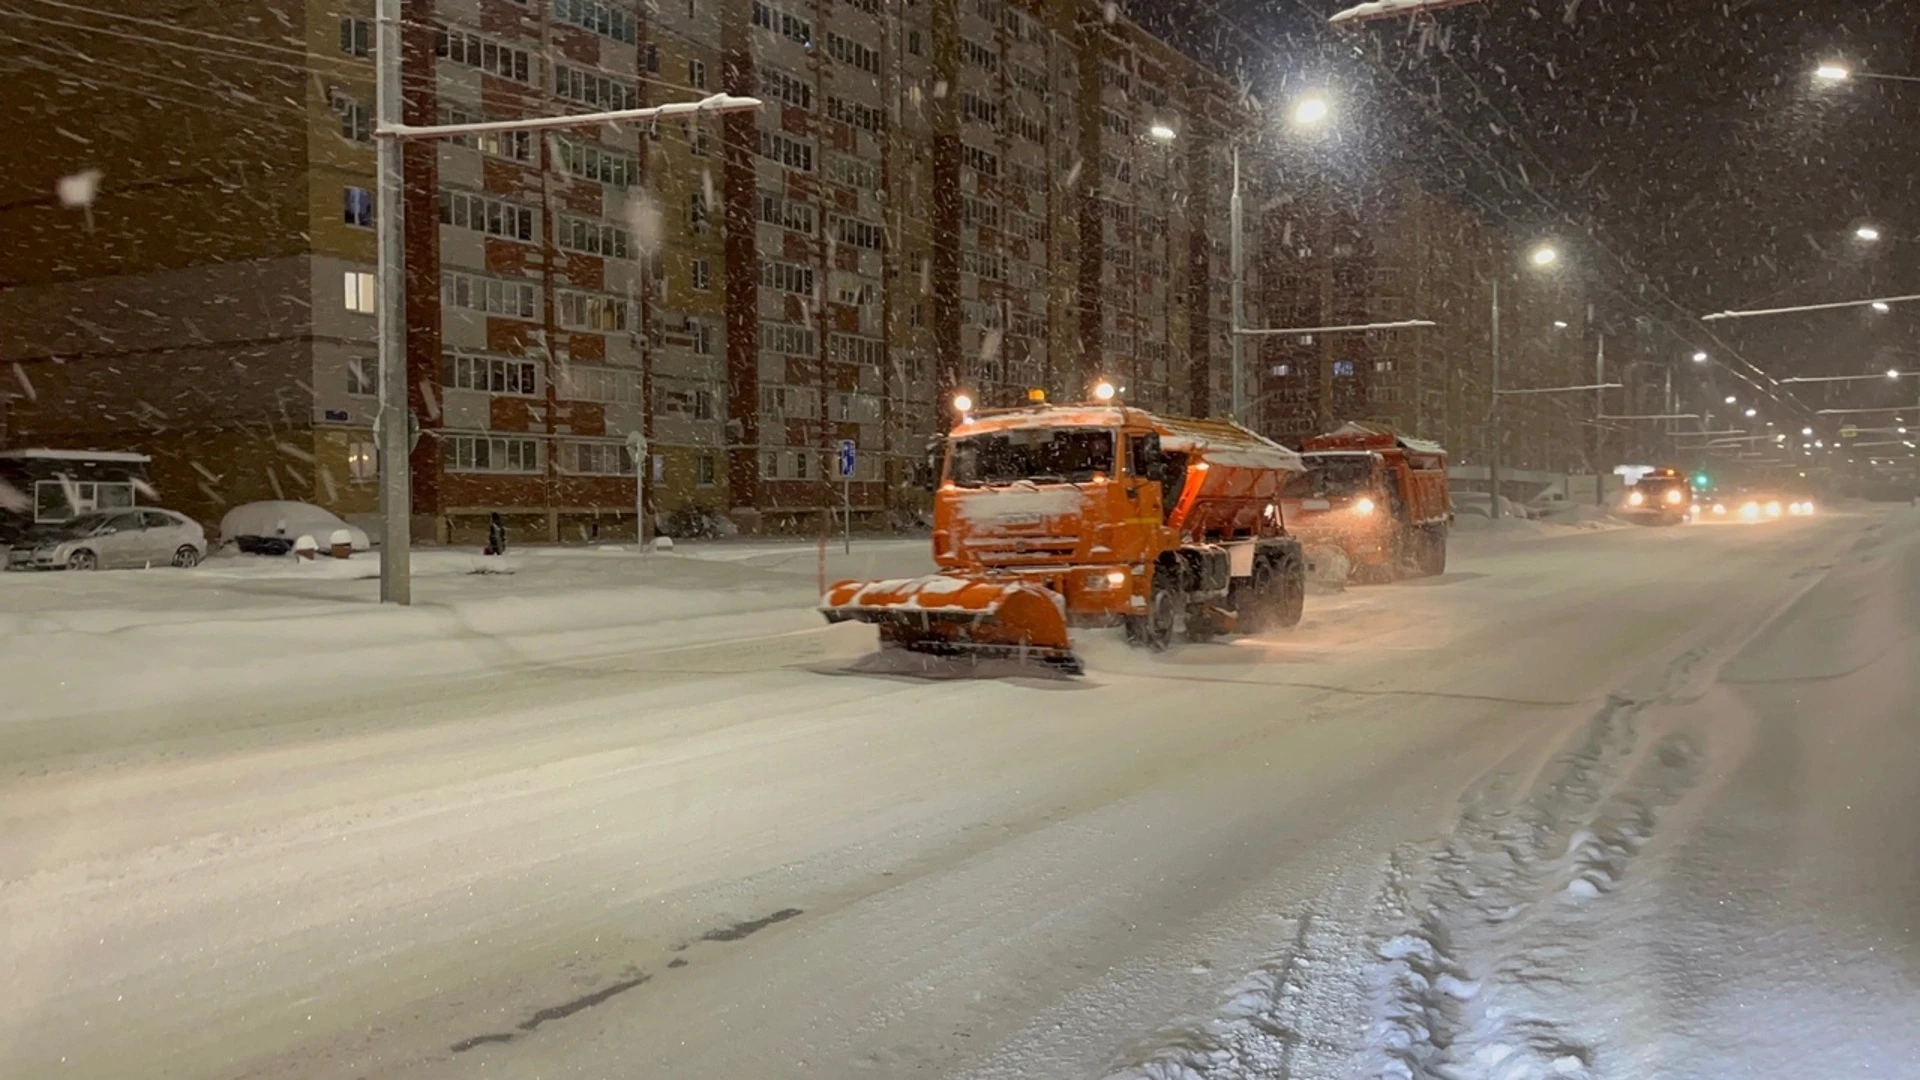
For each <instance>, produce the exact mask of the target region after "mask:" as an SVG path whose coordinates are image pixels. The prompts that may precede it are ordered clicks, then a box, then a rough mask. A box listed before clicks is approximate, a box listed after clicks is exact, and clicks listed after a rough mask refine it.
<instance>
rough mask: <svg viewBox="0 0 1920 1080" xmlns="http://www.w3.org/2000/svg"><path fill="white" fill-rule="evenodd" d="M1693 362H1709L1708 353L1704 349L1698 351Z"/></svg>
mask: <svg viewBox="0 0 1920 1080" xmlns="http://www.w3.org/2000/svg"><path fill="white" fill-rule="evenodd" d="M1693 362H1694V363H1696V364H1704V363H1706V362H1707V354H1706V352H1705V350H1702V351H1700V352H1697V353H1694V354H1693Z"/></svg>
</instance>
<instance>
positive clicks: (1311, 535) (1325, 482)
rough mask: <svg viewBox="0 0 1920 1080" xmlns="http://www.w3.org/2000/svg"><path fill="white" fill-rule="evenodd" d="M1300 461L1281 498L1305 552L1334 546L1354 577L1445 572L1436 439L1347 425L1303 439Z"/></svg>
mask: <svg viewBox="0 0 1920 1080" xmlns="http://www.w3.org/2000/svg"><path fill="white" fill-rule="evenodd" d="M1300 459H1301V461H1302V462H1303V463H1304V464H1305V465H1306V471H1305V472H1304V473H1302V474H1300V475H1299V476H1297V477H1295V478H1293V479H1292V480H1291V481H1289V482H1288V484H1287V490H1286V497H1285V500H1284V503H1285V507H1286V515H1287V522H1288V524H1289V526H1290V527H1291V528H1292V530H1293V532H1294V535H1296V536H1298V537H1299V538H1300V542H1301V543H1302V544H1305V545H1306V547H1307V550H1308V551H1310V552H1312V551H1317V550H1320V549H1323V548H1333V549H1337V550H1339V551H1340V552H1341V553H1343V554H1344V555H1345V556H1346V560H1347V565H1348V566H1349V567H1350V571H1349V573H1350V575H1351V577H1352V578H1353V579H1354V580H1357V581H1367V582H1386V581H1392V580H1394V579H1395V578H1400V577H1415V576H1419V575H1424V574H1441V573H1445V572H1446V569H1447V533H1448V531H1449V530H1450V528H1451V527H1452V524H1453V497H1452V495H1451V494H1449V492H1448V490H1447V452H1446V451H1445V450H1442V449H1441V448H1440V446H1439V445H1438V444H1437V443H1431V442H1427V441H1425V440H1424V439H1413V438H1408V437H1407V436H1404V435H1398V434H1395V433H1394V432H1392V431H1390V430H1387V429H1386V428H1378V427H1371V426H1369V425H1366V424H1347V425H1345V426H1343V427H1341V428H1340V429H1339V430H1337V431H1332V432H1329V433H1327V434H1325V435H1315V436H1312V437H1311V438H1309V439H1307V440H1306V441H1305V442H1304V443H1302V444H1301V449H1300ZM1315 561H1316V563H1319V562H1320V561H1321V560H1319V559H1318V558H1317V557H1316V559H1315Z"/></svg>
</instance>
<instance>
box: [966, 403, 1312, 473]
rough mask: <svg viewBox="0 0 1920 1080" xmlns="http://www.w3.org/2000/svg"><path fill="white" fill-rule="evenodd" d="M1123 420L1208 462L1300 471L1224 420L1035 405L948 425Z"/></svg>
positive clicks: (977, 427)
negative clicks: (1154, 430)
mask: <svg viewBox="0 0 1920 1080" xmlns="http://www.w3.org/2000/svg"><path fill="white" fill-rule="evenodd" d="M1129 421H1131V422H1133V423H1136V424H1138V425H1140V426H1142V427H1150V428H1154V429H1157V430H1158V431H1159V432H1160V446H1161V448H1162V449H1165V450H1171V451H1173V452H1175V453H1182V454H1191V453H1200V454H1204V455H1205V456H1206V458H1207V460H1209V461H1217V462H1219V463H1220V464H1222V465H1238V466H1242V467H1246V468H1255V469H1283V470H1285V471H1287V472H1305V471H1306V466H1305V465H1303V464H1301V461H1300V455H1299V454H1296V453H1294V452H1293V451H1292V450H1289V449H1287V448H1286V447H1284V446H1281V445H1280V444H1279V443H1277V442H1274V441H1273V440H1271V439H1268V438H1266V437H1264V436H1261V435H1259V434H1256V433H1255V432H1252V431H1249V430H1247V429H1246V428H1243V427H1241V426H1240V425H1238V424H1235V423H1231V422H1229V421H1226V420H1194V419H1188V418H1185V417H1170V416H1161V415H1159V414H1157V413H1150V412H1147V411H1146V410H1144V409H1134V408H1129V407H1127V406H1124V405H1035V406H1032V407H1030V408H1024V409H1009V410H1007V411H1005V412H994V413H988V414H986V415H983V416H974V417H971V418H969V419H967V420H966V421H964V422H962V423H961V424H959V425H958V426H956V427H955V428H954V429H953V434H952V437H953V438H956V439H962V438H966V437H967V436H969V435H980V434H985V433H987V432H993V431H1011V430H1018V429H1032V428H1059V427H1115V428H1117V427H1122V426H1124V425H1125V424H1127V423H1128V422H1129Z"/></svg>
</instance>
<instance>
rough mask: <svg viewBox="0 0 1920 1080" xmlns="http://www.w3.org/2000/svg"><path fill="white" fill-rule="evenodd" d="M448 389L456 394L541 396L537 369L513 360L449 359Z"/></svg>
mask: <svg viewBox="0 0 1920 1080" xmlns="http://www.w3.org/2000/svg"><path fill="white" fill-rule="evenodd" d="M446 365H447V374H446V379H447V387H448V388H449V389H453V390H478V391H480V392H481V393H486V394H512V395H514V396H516V397H532V396H534V394H536V393H538V392H539V391H538V386H539V380H538V378H537V375H536V372H537V370H538V365H537V364H535V363H534V362H533V361H531V360H522V359H519V358H518V357H512V356H464V355H461V354H458V353H452V354H449V355H448V356H447V357H446Z"/></svg>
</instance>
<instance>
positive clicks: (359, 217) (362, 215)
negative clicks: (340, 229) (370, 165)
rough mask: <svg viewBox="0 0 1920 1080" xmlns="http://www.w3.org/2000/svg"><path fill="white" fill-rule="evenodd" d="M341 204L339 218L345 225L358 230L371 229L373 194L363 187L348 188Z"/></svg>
mask: <svg viewBox="0 0 1920 1080" xmlns="http://www.w3.org/2000/svg"><path fill="white" fill-rule="evenodd" d="M343 202H344V203H345V206H344V208H343V210H342V212H341V217H342V218H343V220H345V221H346V223H347V224H349V225H352V226H354V227H355V228H360V229H371V228H373V192H371V191H368V190H367V189H366V188H363V187H348V188H347V189H346V190H345V194H344V199H343Z"/></svg>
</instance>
